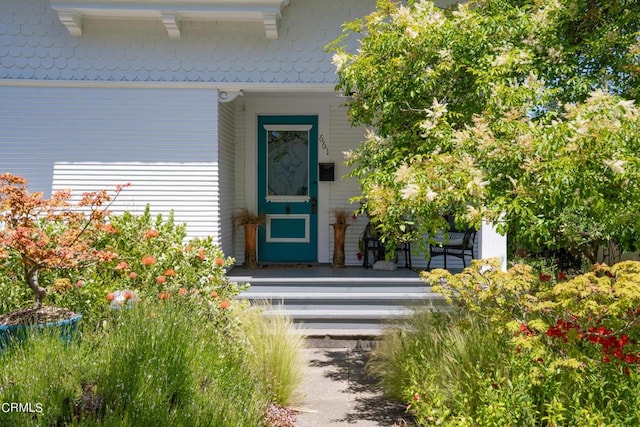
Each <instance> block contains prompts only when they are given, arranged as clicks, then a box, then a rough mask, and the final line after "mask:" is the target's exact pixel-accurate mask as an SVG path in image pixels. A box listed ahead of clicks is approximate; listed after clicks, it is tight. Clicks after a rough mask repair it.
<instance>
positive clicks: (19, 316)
mask: <svg viewBox="0 0 640 427" xmlns="http://www.w3.org/2000/svg"><path fill="white" fill-rule="evenodd" d="M74 316H76V313H74V312H73V311H71V310H68V309H66V308H62V307H53V306H48V305H47V306H42V307H40V308H33V307H29V308H25V309H22V310H16V311H12V312H10V313H5V314H0V325H5V326H13V325H29V324H42V323H50V322H57V321H60V320H67V319H71V318H72V317H74Z"/></svg>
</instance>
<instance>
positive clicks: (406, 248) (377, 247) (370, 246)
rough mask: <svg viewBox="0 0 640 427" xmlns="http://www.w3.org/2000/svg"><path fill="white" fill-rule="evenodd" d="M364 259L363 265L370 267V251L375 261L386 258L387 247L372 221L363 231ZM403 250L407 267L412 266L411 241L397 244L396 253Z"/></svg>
mask: <svg viewBox="0 0 640 427" xmlns="http://www.w3.org/2000/svg"><path fill="white" fill-rule="evenodd" d="M362 246H363V252H364V253H363V257H364V259H363V261H362V266H363V267H364V268H369V253H371V254H372V255H373V262H374V263H375V262H376V261H380V260H383V259H385V255H386V248H385V245H384V244H383V243H382V242H381V241H380V238H379V236H378V233H377V232H376V229H375V227H374V226H373V225H371V223H369V224H367V226H366V227H365V229H364V232H363V233H362ZM398 252H402V253H403V255H404V260H405V267H407V268H412V265H411V242H400V243H398V245H397V246H396V254H397V253H398Z"/></svg>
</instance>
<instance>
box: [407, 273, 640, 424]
mask: <svg viewBox="0 0 640 427" xmlns="http://www.w3.org/2000/svg"><path fill="white" fill-rule="evenodd" d="M423 278H424V279H425V280H426V281H427V283H428V284H430V285H432V289H433V290H434V291H437V292H440V293H442V294H443V295H444V296H446V297H447V298H448V299H449V300H450V301H452V302H453V301H455V303H456V307H458V308H459V313H458V314H459V315H461V316H465V318H470V319H473V321H474V322H477V324H478V325H482V327H478V326H475V327H473V330H471V329H469V330H468V329H467V328H468V327H467V326H465V325H466V324H463V325H459V324H457V322H458V321H457V320H456V321H453V322H450V323H448V324H447V327H448V328H452V329H455V330H456V331H457V332H456V333H455V334H453V338H452V340H453V342H452V343H451V344H448V345H451V346H454V347H456V346H458V345H459V343H458V341H459V340H460V335H459V334H461V333H463V334H465V335H464V336H468V339H470V340H472V341H470V342H465V344H464V345H461V346H460V347H456V348H461V349H463V350H464V351H462V352H461V354H456V356H455V358H454V359H455V360H457V359H456V358H462V360H465V359H464V358H465V357H469V356H468V355H467V354H466V353H465V352H466V351H467V349H471V348H475V353H473V355H472V357H469V360H473V361H474V363H476V364H479V365H480V366H482V362H481V359H482V358H484V356H483V355H485V354H488V355H490V357H489V358H488V359H487V360H486V361H485V363H486V365H485V366H484V367H483V368H482V370H477V371H474V370H473V369H475V368H473V369H472V368H471V367H470V366H467V367H465V369H467V370H469V371H468V372H466V373H465V378H469V380H465V381H471V380H470V378H475V380H473V381H476V382H475V383H473V385H471V384H469V385H465V386H464V387H461V388H462V389H463V391H461V393H463V394H462V395H455V394H452V392H451V390H449V389H447V388H446V387H452V388H453V386H451V385H448V386H444V387H443V386H442V383H441V382H437V383H436V384H435V385H434V384H432V383H431V382H429V381H426V382H418V383H416V384H414V383H412V382H409V383H408V384H409V386H405V391H406V392H405V393H404V397H405V399H406V403H407V404H411V405H412V408H414V409H416V410H418V411H425V412H420V417H421V418H420V419H427V418H429V417H433V418H434V419H438V416H440V415H438V414H440V413H439V412H437V411H436V409H434V408H436V407H438V408H451V407H453V406H454V405H455V404H454V403H453V402H452V401H449V400H447V399H449V398H450V396H456V401H464V402H476V403H475V405H476V406H474V408H473V409H472V410H470V411H469V412H464V411H466V409H465V410H463V412H464V413H465V414H467V415H468V414H472V415H470V416H471V417H472V418H473V419H474V420H482V422H488V424H487V425H552V424H553V425H580V426H587V425H637V424H638V423H639V422H640V410H639V409H638V401H637V400H636V398H635V396H636V394H635V390H637V388H638V387H639V386H640V262H633V261H626V262H621V263H619V264H616V265H614V266H611V267H609V266H606V265H596V266H594V267H593V268H592V270H591V271H590V272H588V273H585V274H581V275H578V276H575V277H572V278H569V277H567V276H566V275H564V274H548V273H544V274H538V273H537V272H534V270H533V268H531V267H530V266H525V265H517V266H514V267H513V268H511V269H510V270H509V271H506V272H505V271H502V270H501V269H500V264H499V263H498V262H497V261H495V260H489V261H486V260H482V261H480V260H479V261H474V262H473V265H472V267H470V268H467V269H465V270H464V271H463V272H462V273H460V274H456V275H452V274H451V273H449V272H447V271H444V270H433V271H432V272H429V273H423ZM465 322H467V321H466V320H465ZM471 324H472V325H473V322H471ZM456 328H457V329H456ZM485 328H486V329H485ZM424 330H428V331H431V329H429V328H426V327H425V329H424ZM429 333H431V332H429ZM467 334H468V335H467ZM433 335H434V336H435V337H439V338H438V340H440V339H442V337H443V336H447V335H446V333H445V332H443V331H442V330H434V331H433ZM417 339H419V340H424V339H425V337H424V336H420V337H418V338H417ZM498 343H503V344H501V345H500V346H497V344H498ZM496 350H498V351H499V353H498V354H496ZM447 351H453V350H447ZM416 352H418V351H417V350H416ZM423 352H427V350H426V349H421V350H420V354H422V353H423ZM436 353H437V352H435V353H434V355H435V354H436ZM481 355H482V356H481ZM447 357H452V356H447ZM443 358H446V357H445V356H443V355H441V354H437V359H433V360H431V359H429V358H425V359H424V360H422V359H418V360H417V361H416V362H415V366H418V368H417V369H418V371H419V372H417V373H416V372H411V375H413V376H415V378H431V377H430V376H429V375H436V376H438V375H440V374H439V373H437V372H436V371H437V369H438V366H439V363H441V360H442V359H443ZM454 359H452V360H454ZM493 360H500V361H501V363H500V367H497V366H495V365H494V362H493ZM402 363H404V362H402ZM412 366H413V365H412ZM423 366H424V368H423ZM429 366H433V367H434V370H429V369H430V368H428V367H429ZM447 369H448V370H449V371H451V372H455V369H457V368H452V367H451V366H448V367H447ZM422 370H424V371H426V372H422ZM449 371H447V372H449ZM485 381H486V382H487V383H486V384H485ZM443 389H444V390H445V391H444V392H443V391H442V390H443ZM470 390H471V391H470ZM567 390H571V391H570V393H567V392H566V391H567ZM594 390H598V392H597V393H594ZM415 392H419V393H420V396H423V397H424V396H429V398H428V401H427V402H424V404H423V402H422V400H427V399H426V398H425V399H422V400H421V402H412V401H411V400H410V399H409V397H410V396H411V395H412V394H413V393H415ZM409 393H411V394H409ZM464 393H469V394H468V395H467V394H464ZM447 396H449V397H447ZM518 402H521V403H522V402H524V403H522V405H524V406H519V405H518ZM527 405H528V406H527ZM458 408H460V407H458ZM498 408H508V409H505V410H504V411H502V412H501V411H500V410H498ZM429 411H430V412H429ZM461 413H462V412H459V413H456V414H454V413H450V415H446V416H445V418H446V417H456V416H461V415H460V414H461ZM427 414H428V415H427ZM447 419H449V418H447ZM487 420H494V421H493V424H491V422H489V421H487ZM496 420H497V421H496ZM524 420H527V422H524ZM531 420H537V421H535V422H532V423H531V424H527V423H528V422H530V421H531ZM482 422H481V423H479V424H478V423H477V422H476V423H475V424H477V425H485V424H482ZM445 424H446V423H445ZM470 425H474V423H473V422H470Z"/></svg>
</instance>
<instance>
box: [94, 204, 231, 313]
mask: <svg viewBox="0 0 640 427" xmlns="http://www.w3.org/2000/svg"><path fill="white" fill-rule="evenodd" d="M110 221H111V226H112V228H113V229H116V230H118V232H117V233H105V234H104V235H103V236H102V237H101V239H100V241H99V245H100V247H103V248H105V249H107V248H108V249H113V250H114V251H117V252H118V258H117V259H115V260H113V261H112V262H110V263H106V264H103V265H100V266H96V267H95V269H94V273H93V278H94V280H96V281H102V282H103V283H104V284H105V286H108V290H117V289H127V288H131V289H134V290H135V291H136V292H137V293H138V294H139V295H140V298H142V299H144V298H156V297H157V295H158V292H165V293H172V294H174V295H185V292H180V289H181V288H184V289H193V290H194V292H191V293H190V295H196V294H198V295H200V296H201V297H202V298H203V300H205V301H209V304H211V305H212V307H214V308H216V309H218V304H217V303H214V302H213V301H211V298H210V297H209V294H210V293H211V292H216V294H219V295H220V296H221V298H223V299H224V298H226V299H228V300H232V299H233V298H234V297H235V296H236V295H237V294H238V293H239V292H240V288H239V287H238V285H236V284H235V283H230V282H229V280H228V278H227V276H226V268H227V267H228V266H229V265H230V264H231V263H232V262H233V260H232V259H231V258H225V257H224V255H223V253H222V251H221V250H220V249H219V248H218V247H217V246H216V245H214V244H213V242H212V239H210V238H205V239H200V238H195V239H191V240H188V241H187V233H186V227H185V225H177V224H175V223H174V219H173V215H172V214H170V215H169V217H168V218H166V219H165V218H163V217H162V216H161V215H157V216H156V217H155V218H154V217H152V215H151V209H150V207H149V206H147V207H146V209H145V212H144V213H143V214H142V215H133V214H131V213H129V212H125V213H124V214H122V215H113V216H112V217H111V218H110Z"/></svg>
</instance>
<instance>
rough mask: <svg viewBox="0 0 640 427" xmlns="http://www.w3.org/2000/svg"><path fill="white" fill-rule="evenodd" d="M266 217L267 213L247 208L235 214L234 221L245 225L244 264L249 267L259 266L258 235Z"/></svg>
mask: <svg viewBox="0 0 640 427" xmlns="http://www.w3.org/2000/svg"><path fill="white" fill-rule="evenodd" d="M265 219H266V215H265V214H263V213H261V214H256V213H254V212H253V211H251V210H249V209H247V208H245V209H242V210H241V211H240V212H238V213H237V214H235V215H234V216H233V221H234V223H235V224H236V225H240V226H243V227H244V266H245V267H247V268H256V267H257V266H258V258H257V255H256V254H257V251H256V244H257V243H256V237H257V234H258V227H259V226H260V225H262V224H263V223H264V221H265Z"/></svg>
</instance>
